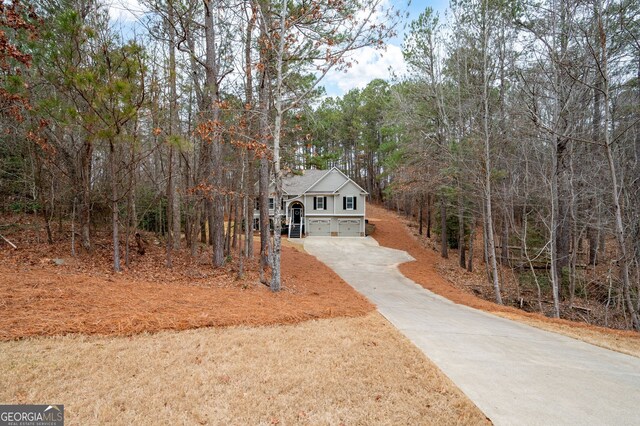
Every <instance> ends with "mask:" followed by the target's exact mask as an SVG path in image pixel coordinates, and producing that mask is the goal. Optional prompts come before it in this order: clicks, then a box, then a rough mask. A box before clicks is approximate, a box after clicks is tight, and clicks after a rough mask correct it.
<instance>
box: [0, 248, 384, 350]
mask: <svg viewBox="0 0 640 426" xmlns="http://www.w3.org/2000/svg"><path fill="white" fill-rule="evenodd" d="M26 239H27V241H25V238H23V239H17V240H14V242H15V243H16V244H17V245H18V247H19V249H18V250H11V249H9V247H8V246H6V245H0V265H1V266H0V340H14V339H20V338H24V337H29V336H53V335H63V334H68V333H83V334H100V335H132V334H136V333H142V332H157V331H159V330H184V329H190V328H198V327H208V326H235V325H252V326H258V325H267V324H286V323H296V322H301V321H305V320H309V319H316V318H329V317H338V316H349V317H352V316H360V315H364V314H366V313H368V312H370V311H372V310H373V309H374V307H373V305H372V304H371V303H369V302H368V301H367V300H366V299H365V298H364V297H362V296H360V295H359V294H358V293H356V292H355V291H354V290H353V289H352V288H351V287H350V286H349V285H348V284H346V283H345V282H344V281H342V280H341V279H340V278H339V277H338V276H337V275H336V274H335V273H334V272H333V271H331V270H330V269H329V268H328V267H326V266H325V265H324V264H322V263H320V262H319V261H318V260H316V259H315V258H314V257H313V256H310V255H308V254H305V253H302V252H300V251H298V250H296V249H294V248H292V247H283V252H282V274H283V290H282V291H281V292H279V293H272V292H271V291H270V290H269V289H268V288H267V287H266V286H264V285H263V284H260V282H259V280H258V275H257V272H256V270H257V264H256V262H255V261H254V262H251V263H249V264H248V265H246V268H247V272H246V274H245V278H244V279H243V280H238V279H237V266H236V264H235V262H230V264H229V265H228V266H226V267H223V268H218V269H214V268H212V267H211V266H210V265H209V264H208V258H209V254H208V253H203V254H202V255H201V256H200V258H199V259H197V260H196V261H194V260H192V259H191V258H190V257H189V256H188V255H187V254H186V253H182V252H181V253H175V254H174V262H173V263H174V268H173V269H172V270H169V269H167V268H166V267H164V250H163V248H161V247H160V246H159V245H156V246H154V245H153V244H152V246H151V247H149V249H148V250H147V253H146V254H145V255H144V256H137V255H135V256H134V257H133V262H132V265H131V268H129V269H127V270H125V271H124V272H122V273H113V272H110V257H109V255H110V252H109V247H108V244H104V245H103V247H102V248H101V249H100V248H99V249H98V250H97V251H96V252H95V253H94V254H93V255H92V256H87V255H85V256H80V257H78V258H71V257H65V258H63V260H64V265H62V266H56V265H55V264H54V262H53V260H52V259H53V258H58V257H61V256H63V255H65V254H66V255H67V256H68V251H69V249H68V247H69V246H68V245H67V244H66V243H65V244H64V248H63V247H62V244H61V245H58V246H48V245H46V244H37V243H35V242H33V241H31V242H29V241H28V238H26ZM105 241H106V240H105ZM24 247H28V248H27V249H25V248H24Z"/></svg>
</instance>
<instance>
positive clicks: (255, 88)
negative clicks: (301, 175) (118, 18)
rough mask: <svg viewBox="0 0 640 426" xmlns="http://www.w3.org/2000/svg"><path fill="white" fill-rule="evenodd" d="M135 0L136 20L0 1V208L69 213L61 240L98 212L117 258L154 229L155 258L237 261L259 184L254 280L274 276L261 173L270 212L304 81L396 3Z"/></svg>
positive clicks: (299, 138) (295, 132) (51, 228)
mask: <svg viewBox="0 0 640 426" xmlns="http://www.w3.org/2000/svg"><path fill="white" fill-rule="evenodd" d="M140 3H141V5H142V6H144V7H145V9H146V12H145V13H144V14H143V15H142V16H141V17H140V18H139V22H138V24H139V25H137V26H135V27H134V26H133V25H120V26H115V25H114V23H113V22H112V21H111V20H110V18H109V13H108V6H109V5H107V4H106V3H103V2H100V1H94V0H43V1H36V2H34V3H32V4H30V5H28V6H27V5H24V4H22V3H20V2H19V1H13V2H11V3H5V2H2V3H1V5H2V18H3V22H2V23H1V25H2V28H3V30H4V32H3V33H2V37H3V40H2V41H3V47H4V50H3V51H2V52H0V54H1V56H2V63H1V64H0V65H2V75H1V77H2V90H3V91H2V93H0V95H2V100H3V103H4V105H3V109H2V127H3V130H4V132H3V133H4V135H5V136H4V137H3V139H2V144H1V145H0V162H1V163H0V165H1V168H0V170H1V173H2V174H1V178H2V180H1V181H0V184H1V186H0V193H2V194H3V197H2V203H1V206H0V208H1V210H2V211H3V212H23V213H33V214H37V215H41V217H42V218H43V219H44V221H45V223H46V232H47V239H48V241H49V242H50V243H53V242H54V240H56V239H59V238H65V237H66V235H62V234H63V226H62V222H63V221H71V223H72V226H71V229H72V231H71V252H72V254H75V252H76V250H78V249H82V250H84V251H87V252H91V251H92V249H93V244H94V242H93V237H92V235H93V232H94V229H95V227H99V226H103V225H105V224H106V223H107V222H110V226H111V229H112V236H113V238H112V244H113V268H114V270H115V271H119V270H120V269H121V267H122V265H121V261H124V263H125V264H127V265H128V264H129V260H130V252H131V250H132V245H133V244H134V243H133V242H134V240H135V241H136V243H137V244H138V250H139V251H141V250H144V248H143V247H142V245H141V244H140V241H141V239H142V238H141V236H140V235H139V231H152V232H155V233H158V234H159V235H163V236H164V237H165V238H164V241H165V242H166V265H167V267H169V268H170V267H171V266H172V252H173V251H174V250H177V249H180V247H181V246H182V245H183V244H186V245H187V246H188V247H189V248H190V249H191V252H192V253H193V254H194V255H195V254H196V252H197V251H198V250H199V247H201V245H202V244H204V245H207V244H208V245H210V246H211V247H212V249H211V253H212V257H211V263H212V265H213V266H214V267H219V266H221V265H223V263H224V262H225V261H226V260H227V259H229V260H230V259H232V258H233V259H236V261H237V262H239V264H240V268H239V270H240V272H239V275H242V273H243V272H242V271H243V268H242V264H243V259H244V258H245V257H247V256H248V257H253V255H254V254H253V244H252V241H253V238H252V232H251V231H252V230H251V227H250V226H245V225H247V224H252V223H253V206H254V199H255V198H259V199H260V220H261V223H262V226H261V227H260V229H261V230H262V231H261V245H260V256H261V260H262V261H261V264H262V268H261V270H262V273H261V280H262V281H263V282H264V283H265V284H266V283H269V285H270V286H271V288H272V290H274V291H277V290H279V288H280V281H281V277H280V250H281V248H280V247H281V244H280V227H281V222H280V220H274V225H275V226H274V227H275V232H274V233H273V235H272V236H270V235H269V226H268V223H269V218H268V199H269V197H270V196H269V194H268V185H269V183H270V182H271V181H275V182H276V192H277V194H276V197H275V206H276V212H275V214H276V218H278V217H281V216H282V214H281V212H280V211H279V209H280V202H279V200H280V199H281V196H282V175H283V172H285V171H287V170H289V169H291V168H296V166H295V162H294V161H291V160H292V159H294V158H295V153H296V151H297V150H298V149H299V147H300V146H304V144H305V143H306V142H305V141H306V140H307V139H308V135H309V131H308V128H307V126H306V125H305V121H304V118H303V115H304V111H305V110H308V109H309V108H310V102H311V101H312V100H313V98H314V97H316V96H318V95H319V94H320V93H321V89H320V87H319V86H318V83H319V82H320V81H321V80H322V78H323V77H324V76H325V75H326V74H327V72H329V71H330V70H331V69H343V68H345V67H348V66H350V63H349V60H348V58H347V57H346V56H345V54H347V53H349V52H351V51H354V50H357V49H359V48H361V47H364V46H373V47H376V48H378V47H382V45H383V43H382V40H383V39H384V38H385V37H388V36H389V35H390V34H392V31H393V25H394V24H393V22H394V21H395V20H396V19H397V15H392V12H393V10H392V9H385V7H384V6H383V5H382V3H383V2H382V1H380V0H365V1H358V2H343V1H331V2H306V1H302V2H287V1H264V0H250V1H238V2H228V1H224V0H204V1H202V2H180V1H175V0H169V1H153V0H149V1H147V0H143V1H141V2H140ZM140 27H142V28H144V31H142V32H141V33H139V32H138V31H139V28H140ZM134 29H135V31H134ZM256 182H259V184H258V185H256ZM56 223H58V229H57V230H58V232H57V234H58V235H56V229H55V228H56V226H55V224H56ZM183 235H184V239H183V238H182V236H183ZM76 238H77V240H78V244H77V246H78V247H76ZM121 246H122V247H121ZM121 248H124V252H123V253H121Z"/></svg>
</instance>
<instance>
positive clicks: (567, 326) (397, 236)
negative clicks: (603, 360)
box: [367, 206, 640, 357]
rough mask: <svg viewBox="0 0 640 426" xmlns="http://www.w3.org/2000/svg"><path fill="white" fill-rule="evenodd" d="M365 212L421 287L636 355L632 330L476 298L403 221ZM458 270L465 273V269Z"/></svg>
mask: <svg viewBox="0 0 640 426" xmlns="http://www.w3.org/2000/svg"><path fill="white" fill-rule="evenodd" d="M367 211H368V213H369V221H370V222H371V223H372V224H374V225H375V233H374V234H373V237H374V238H375V239H376V240H377V241H378V242H379V243H380V245H383V246H385V247H389V248H395V249H400V250H406V251H407V252H408V253H409V254H411V256H413V257H414V258H415V259H416V261H415V262H409V263H404V264H402V265H400V267H399V268H400V271H401V272H402V273H403V274H404V275H405V276H407V277H408V278H410V279H412V280H413V281H415V282H417V283H418V284H420V285H421V286H423V287H424V288H426V289H428V290H430V291H433V292H434V293H437V294H439V295H441V296H444V297H446V298H447V299H449V300H451V301H453V302H455V303H459V304H462V305H466V306H470V307H472V308H476V309H481V310H483V311H486V312H491V313H493V314H496V315H499V316H502V317H505V318H510V319H514V320H517V321H521V322H524V323H527V324H529V325H532V326H534V327H538V328H542V329H545V330H550V331H554V332H558V333H561V334H564V335H567V336H570V337H573V338H576V339H580V340H583V341H586V342H589V343H592V344H595V345H598V346H602V347H605V348H608V349H612V350H616V351H619V352H623V353H626V354H629V355H633V356H637V357H640V335H639V334H638V333H636V332H633V331H621V330H612V329H608V328H603V327H596V326H592V325H588V324H584V323H578V322H573V321H567V320H563V319H555V318H548V317H545V316H544V315H541V314H538V313H531V312H525V311H522V310H520V309H517V308H513V307H509V306H503V305H498V304H496V303H493V302H490V301H487V300H484V299H481V298H479V297H477V296H476V295H474V294H473V293H472V292H471V291H470V290H469V289H467V288H466V287H465V286H464V285H463V284H462V283H458V282H456V280H451V281H450V280H447V279H446V278H444V277H443V276H442V275H441V273H440V272H439V271H438V269H437V267H438V265H441V264H442V263H445V262H446V260H445V259H442V258H441V256H440V254H439V253H436V252H434V251H433V250H431V249H429V248H427V247H425V245H424V244H423V243H421V242H420V241H419V240H418V239H417V238H416V237H415V236H414V235H413V234H412V233H411V231H410V230H409V228H408V226H407V223H406V222H405V221H404V220H403V219H402V218H400V217H399V216H398V215H397V214H395V213H393V212H390V211H388V210H386V209H384V208H381V207H377V206H367ZM453 261H455V260H453ZM461 271H462V270H461ZM460 273H462V274H467V272H460ZM486 285H487V286H488V285H489V284H486Z"/></svg>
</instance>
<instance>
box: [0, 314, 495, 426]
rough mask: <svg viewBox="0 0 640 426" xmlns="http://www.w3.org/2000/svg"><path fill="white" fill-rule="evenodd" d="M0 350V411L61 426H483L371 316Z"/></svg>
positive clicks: (476, 413) (7, 345)
mask: <svg viewBox="0 0 640 426" xmlns="http://www.w3.org/2000/svg"><path fill="white" fill-rule="evenodd" d="M0 348H1V350H0V371H2V378H1V379H0V402H7V401H11V402H12V403H35V402H38V403H43V402H45V401H46V402H52V403H53V402H55V403H64V404H65V416H66V420H67V422H68V423H69V424H87V425H90V424H106V423H108V424H127V425H130V424H224V425H249V424H251V425H258V424H266V425H277V424H280V425H292V424H300V425H306V424H312V425H325V424H331V425H339V424H349V425H370V424H382V425H384V424H388V425H397V424H406V425H408V424H416V425H417V424H427V425H428V424H434V425H447V424H489V422H488V421H487V420H486V418H485V416H484V415H483V414H482V413H481V412H480V410H479V409H478V408H477V407H476V406H475V405H473V404H472V403H471V402H470V401H469V400H468V399H467V398H466V396H465V395H464V394H462V393H461V392H460V391H459V390H458V389H457V388H456V387H455V386H454V385H453V384H452V383H451V382H450V380H449V379H448V378H447V377H446V376H444V374H442V373H441V372H440V371H439V370H438V369H437V368H436V367H435V366H434V365H433V364H431V363H430V362H429V361H428V360H427V359H426V358H425V357H424V355H423V354H422V353H421V352H420V351H419V350H418V349H417V348H416V347H415V346H413V345H412V344H411V343H410V342H409V341H408V340H407V339H406V338H404V337H403V336H402V335H400V334H399V333H398V332H397V331H396V330H395V329H394V328H393V327H392V326H391V325H390V324H389V323H388V322H387V321H386V320H385V319H384V318H382V317H381V316H380V315H379V314H377V313H370V314H368V315H366V316H364V317H358V318H337V319H327V320H320V321H307V322H304V323H300V324H297V325H284V326H265V327H251V328H250V327H244V326H243V327H231V328H207V329H199V330H188V331H182V332H173V331H163V332H159V333H157V334H154V335H148V334H142V335H136V336H132V337H111V338H108V337H87V336H79V335H74V336H64V337H53V338H46V339H25V340H20V341H13V342H4V343H0Z"/></svg>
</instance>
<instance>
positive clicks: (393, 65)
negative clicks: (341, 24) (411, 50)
mask: <svg viewBox="0 0 640 426" xmlns="http://www.w3.org/2000/svg"><path fill="white" fill-rule="evenodd" d="M348 61H350V62H352V64H353V65H352V67H351V68H347V70H346V72H345V71H337V70H331V71H330V72H329V73H328V74H327V76H326V77H325V79H324V81H323V82H322V83H323V85H324V86H325V88H326V89H327V94H328V95H329V96H342V95H343V94H345V93H346V92H348V91H349V90H351V89H354V88H359V89H362V88H364V87H365V86H366V85H367V84H369V82H370V81H371V80H374V79H376V78H381V79H384V80H390V79H391V77H392V74H393V75H396V76H402V75H404V74H405V73H406V71H407V65H406V64H405V62H404V58H403V56H402V50H401V49H400V47H399V46H396V45H393V44H387V48H386V50H384V51H379V50H376V49H374V48H373V47H364V48H362V49H360V50H358V51H357V52H355V53H354V54H352V55H351V57H350V58H348Z"/></svg>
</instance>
